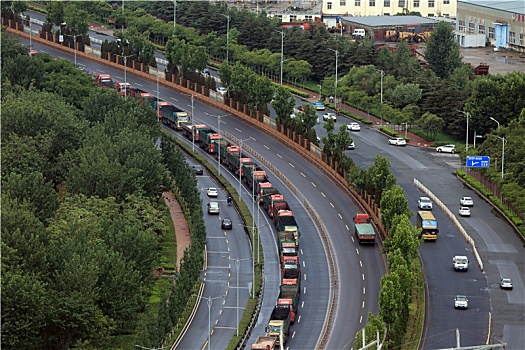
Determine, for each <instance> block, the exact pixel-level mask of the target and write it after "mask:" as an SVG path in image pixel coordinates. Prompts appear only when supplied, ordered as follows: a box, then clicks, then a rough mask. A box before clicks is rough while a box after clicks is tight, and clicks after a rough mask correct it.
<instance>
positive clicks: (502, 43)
mask: <svg viewBox="0 0 525 350" xmlns="http://www.w3.org/2000/svg"><path fill="white" fill-rule="evenodd" d="M456 40H457V41H458V43H459V45H460V46H462V47H483V46H485V45H486V44H488V45H491V46H494V47H496V48H507V49H514V50H516V51H521V52H525V0H499V1H498V0H491V1H488V0H458V9H457V15H456Z"/></svg>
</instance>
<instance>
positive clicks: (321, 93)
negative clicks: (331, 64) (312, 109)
mask: <svg viewBox="0 0 525 350" xmlns="http://www.w3.org/2000/svg"><path fill="white" fill-rule="evenodd" d="M317 86H319V101H321V96H322V95H323V85H322V84H319V85H317Z"/></svg>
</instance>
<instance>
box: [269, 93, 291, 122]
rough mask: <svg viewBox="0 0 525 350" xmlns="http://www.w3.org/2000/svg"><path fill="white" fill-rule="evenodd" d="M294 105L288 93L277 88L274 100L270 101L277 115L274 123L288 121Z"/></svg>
mask: <svg viewBox="0 0 525 350" xmlns="http://www.w3.org/2000/svg"><path fill="white" fill-rule="evenodd" d="M294 105H295V99H294V98H293V96H292V94H291V93H290V91H289V90H288V89H286V88H284V87H282V86H278V87H277V88H276V89H275V98H274V100H273V101H272V107H273V109H274V110H275V113H276V114H277V118H276V121H277V122H278V123H283V121H285V120H287V119H289V118H290V114H292V113H293V107H294Z"/></svg>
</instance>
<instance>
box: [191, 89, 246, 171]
mask: <svg viewBox="0 0 525 350" xmlns="http://www.w3.org/2000/svg"><path fill="white" fill-rule="evenodd" d="M191 100H192V110H193V95H191ZM192 113H193V112H192ZM227 116H228V115H212V116H211V117H215V118H217V127H218V129H219V135H220V134H221V120H222V118H224V117H227ZM192 117H193V115H192ZM192 132H193V130H192ZM217 146H219V145H217ZM217 148H218V150H217V153H218V157H217V163H218V166H219V176H221V147H220V146H219V147H217ZM239 164H240V162H239Z"/></svg>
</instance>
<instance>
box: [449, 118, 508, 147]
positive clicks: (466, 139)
mask: <svg viewBox="0 0 525 350" xmlns="http://www.w3.org/2000/svg"><path fill="white" fill-rule="evenodd" d="M456 111H457V112H459V113H462V114H463V115H464V116H465V117H466V118H467V135H466V137H465V152H467V151H468V122H469V120H470V113H469V112H465V111H459V110H456ZM498 124H499V123H498Z"/></svg>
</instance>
